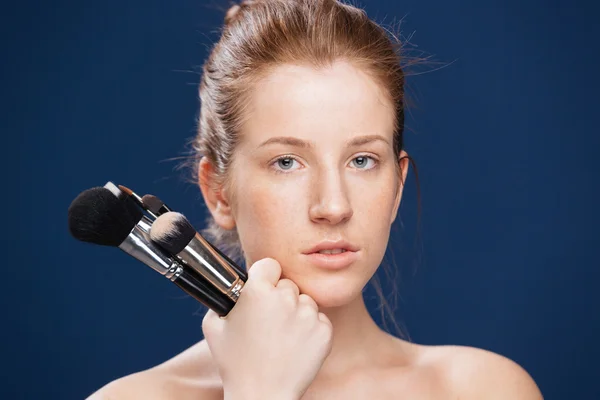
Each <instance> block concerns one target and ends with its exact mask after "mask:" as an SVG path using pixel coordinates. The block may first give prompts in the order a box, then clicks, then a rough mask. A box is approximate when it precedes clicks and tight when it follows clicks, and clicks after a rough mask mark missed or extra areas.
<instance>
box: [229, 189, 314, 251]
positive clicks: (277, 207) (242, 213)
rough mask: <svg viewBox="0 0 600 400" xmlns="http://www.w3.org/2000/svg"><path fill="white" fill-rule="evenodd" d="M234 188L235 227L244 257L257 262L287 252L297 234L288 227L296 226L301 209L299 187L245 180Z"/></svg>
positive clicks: (301, 199) (290, 248) (295, 239)
mask: <svg viewBox="0 0 600 400" xmlns="http://www.w3.org/2000/svg"><path fill="white" fill-rule="evenodd" d="M238 188H239V193H237V195H238V196H240V197H238V198H239V199H240V201H239V202H238V209H237V210H236V225H237V229H238V232H239V235H240V240H241V241H242V244H243V246H244V251H245V252H246V255H247V256H248V257H249V258H251V259H252V260H254V261H257V260H258V259H261V258H264V257H277V256H284V254H282V252H284V251H291V250H292V248H293V246H292V245H293V244H294V243H296V245H297V241H298V240H299V239H298V238H297V237H296V235H298V234H299V232H297V230H296V229H292V227H298V226H299V222H300V221H299V218H300V216H301V214H300V213H299V212H298V210H301V209H302V207H303V204H302V203H301V202H302V201H304V198H303V197H302V195H301V194H302V193H301V190H299V188H300V186H299V185H288V184H286V183H283V180H281V181H277V180H272V181H269V182H261V181H260V180H259V179H254V180H252V179H246V180H244V184H242V185H238Z"/></svg>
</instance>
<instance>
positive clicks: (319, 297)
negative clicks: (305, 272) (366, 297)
mask: <svg viewBox="0 0 600 400" xmlns="http://www.w3.org/2000/svg"><path fill="white" fill-rule="evenodd" d="M343 275H345V274H344V273H339V274H338V275H332V276H330V277H316V276H315V277H314V278H311V277H304V279H302V280H300V281H299V282H296V284H297V285H298V288H299V289H300V293H304V294H307V295H308V296H310V297H311V298H312V299H313V300H314V301H315V302H316V303H317V305H318V306H319V309H321V308H335V307H342V306H345V305H347V304H349V303H351V302H352V301H353V300H354V299H356V297H357V296H360V295H362V290H363V288H364V284H363V282H362V280H360V282H359V280H358V279H351V278H348V276H347V275H346V276H343ZM292 280H293V278H292Z"/></svg>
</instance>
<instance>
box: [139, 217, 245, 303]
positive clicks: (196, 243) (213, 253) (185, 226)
mask: <svg viewBox="0 0 600 400" xmlns="http://www.w3.org/2000/svg"><path fill="white" fill-rule="evenodd" d="M150 239H152V241H153V242H155V243H156V244H158V245H159V246H160V247H162V248H163V249H165V250H166V251H167V252H168V253H169V254H171V255H173V256H174V257H176V258H177V259H178V260H180V261H181V262H182V263H183V264H185V265H189V266H190V267H192V268H194V269H195V270H197V271H198V272H199V273H200V274H202V276H204V277H205V278H206V279H207V280H208V281H209V282H210V283H211V284H213V285H214V286H215V287H216V288H218V289H219V290H220V291H221V292H222V293H224V294H225V295H227V296H228V297H229V298H231V299H232V300H233V301H237V299H238V297H239V295H240V291H241V290H242V288H243V287H244V284H245V283H246V281H247V280H248V275H247V273H246V271H244V270H242V269H241V268H240V267H239V266H237V265H236V264H235V263H234V262H233V261H231V260H230V259H229V258H227V257H226V256H224V255H223V254H222V253H221V252H220V251H219V250H218V249H217V248H216V247H215V246H213V245H212V244H211V243H210V242H208V240H206V239H205V238H204V237H202V235H200V234H199V233H198V232H196V230H195V229H194V227H193V226H192V224H190V222H189V221H188V220H187V219H186V218H185V217H184V216H183V215H182V214H180V213H178V212H174V211H170V212H167V213H165V214H162V215H161V216H159V217H158V218H157V219H156V221H154V223H153V224H152V228H151V229H150Z"/></svg>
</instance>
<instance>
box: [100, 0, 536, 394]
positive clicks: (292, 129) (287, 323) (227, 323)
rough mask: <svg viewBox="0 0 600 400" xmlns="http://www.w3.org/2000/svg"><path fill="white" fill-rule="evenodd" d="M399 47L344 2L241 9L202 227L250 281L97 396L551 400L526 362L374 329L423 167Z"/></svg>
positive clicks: (221, 53)
mask: <svg viewBox="0 0 600 400" xmlns="http://www.w3.org/2000/svg"><path fill="white" fill-rule="evenodd" d="M397 45H398V43H395V42H394V40H392V38H390V37H389V36H388V35H387V34H386V31H385V30H384V29H382V28H381V27H379V26H378V25H377V24H375V23H374V22H372V21H371V20H370V19H369V18H368V17H367V16H366V14H365V13H364V12H363V11H362V10H360V9H357V8H355V7H352V6H349V5H345V4H343V3H340V2H338V1H335V0H285V1H284V0H263V1H255V2H250V1H245V2H243V3H241V4H240V5H234V6H233V7H232V8H231V9H230V10H229V11H228V13H227V16H226V18H225V27H224V30H223V32H222V37H221V39H220V41H219V42H218V43H217V44H216V45H215V47H214V48H213V50H212V52H211V54H210V56H209V58H208V60H207V61H206V63H205V64H204V68H203V75H202V82H201V85H200V99H201V109H200V119H199V133H198V137H197V138H196V141H195V144H196V145H195V149H196V150H197V153H198V157H197V163H196V168H195V170H196V172H197V179H198V183H199V186H200V189H201V191H202V194H203V197H204V200H205V202H206V204H207V207H208V209H209V211H210V216H211V218H210V221H209V228H208V229H207V230H206V231H205V233H206V234H209V235H210V237H211V238H212V239H213V241H214V242H215V244H216V245H218V246H219V247H220V248H222V249H224V250H225V251H226V252H228V253H229V254H232V252H234V251H236V250H237V251H238V253H239V255H240V256H241V258H242V259H243V260H244V261H245V265H246V266H250V267H249V270H248V273H249V280H248V282H247V284H246V286H245V288H244V291H243V292H242V295H241V297H240V299H239V302H238V304H236V306H235V307H234V309H233V310H232V311H231V312H230V314H229V315H228V316H227V317H226V318H219V317H218V316H217V315H216V314H215V313H214V312H212V311H209V312H208V313H207V315H206V316H205V318H204V320H203V323H202V328H203V331H204V335H205V338H206V339H205V340H202V341H201V342H199V343H197V344H196V345H194V346H192V347H191V348H189V349H188V350H186V351H184V352H183V353H181V354H179V355H177V356H175V357H174V358H172V359H171V360H168V361H166V362H164V363H163V364H161V365H158V366H156V367H154V368H151V369H149V370H146V371H142V372H138V373H135V374H132V375H130V376H127V377H124V378H121V379H118V380H116V381H114V382H111V383H109V384H108V385H106V386H105V387H103V388H102V389H100V390H99V391H98V392H96V393H95V394H93V395H92V396H91V397H90V398H91V399H110V398H113V399H147V400H150V399H222V398H226V399H232V400H237V399H243V400H248V399H282V400H287V399H290V400H291V399H304V400H306V399H365V398H370V399H411V400H418V399H477V400H480V399H513V400H514V399H523V400H528V399H540V398H541V393H540V391H539V390H538V388H537V386H536V384H535V383H534V382H533V380H532V379H531V377H530V376H529V375H528V374H527V372H525V371H524V370H523V369H522V368H521V367H519V366H518V365H517V364H515V363H514V362H512V361H510V360H508V359H507V358H504V357H502V356H500V355H497V354H494V353H491V352H488V351H484V350H481V349H475V348H469V347H461V346H425V345H419V344H416V343H412V342H409V341H406V340H403V339H400V338H397V337H394V336H392V335H390V334H388V333H386V332H385V331H383V330H381V329H380V328H379V327H378V326H377V325H376V323H375V322H374V321H373V319H372V318H371V316H370V314H369V312H368V311H367V308H366V307H365V302H364V299H363V297H362V291H363V288H364V287H365V285H366V284H367V283H368V281H369V280H370V279H371V277H372V276H373V275H374V274H375V272H376V270H377V268H378V267H379V265H380V263H381V261H382V259H383V256H384V253H385V250H386V247H387V245H388V240H389V234H390V227H391V224H392V223H393V221H394V219H395V218H396V214H397V212H398V208H399V206H400V201H401V198H402V191H403V188H404V182H405V181H406V177H407V172H408V160H409V157H408V155H407V153H406V151H405V150H404V147H403V126H404V105H405V99H404V74H403V70H402V68H401V67H400V63H401V61H402V60H401V56H400V54H399V53H398V51H397Z"/></svg>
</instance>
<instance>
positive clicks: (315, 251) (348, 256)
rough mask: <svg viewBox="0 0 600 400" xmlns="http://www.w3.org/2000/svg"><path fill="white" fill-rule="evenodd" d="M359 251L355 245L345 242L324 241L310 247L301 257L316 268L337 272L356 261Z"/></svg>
mask: <svg viewBox="0 0 600 400" xmlns="http://www.w3.org/2000/svg"><path fill="white" fill-rule="evenodd" d="M359 250H360V249H359V248H358V247H357V246H356V245H354V244H352V243H350V242H348V241H346V240H325V241H322V242H320V243H318V244H316V245H315V246H313V247H311V248H310V249H309V250H307V251H306V252H304V253H303V255H304V256H305V257H306V259H307V260H308V261H309V262H310V263H312V264H313V265H315V266H317V267H320V268H323V269H331V270H338V269H342V268H346V267H348V266H350V265H351V264H353V263H354V262H355V261H356V260H358V258H359V254H360V253H359ZM320 252H321V253H320ZM328 253H329V254H328Z"/></svg>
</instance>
